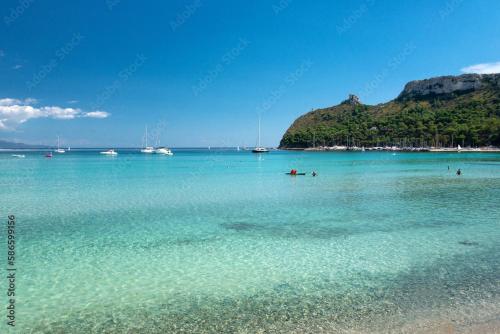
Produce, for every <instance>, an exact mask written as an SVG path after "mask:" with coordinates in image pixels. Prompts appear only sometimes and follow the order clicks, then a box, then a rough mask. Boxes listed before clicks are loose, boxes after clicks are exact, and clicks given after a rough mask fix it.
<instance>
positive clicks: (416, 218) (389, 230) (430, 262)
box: [0, 150, 500, 333]
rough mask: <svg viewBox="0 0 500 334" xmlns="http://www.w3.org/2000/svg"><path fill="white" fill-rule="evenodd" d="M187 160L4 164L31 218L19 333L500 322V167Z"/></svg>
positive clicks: (3, 160)
mask: <svg viewBox="0 0 500 334" xmlns="http://www.w3.org/2000/svg"><path fill="white" fill-rule="evenodd" d="M175 153H176V155H175V156H174V157H162V156H146V155H141V154H135V153H132V152H122V153H121V154H120V155H119V156H118V157H115V158H113V157H105V156H99V155H98V154H96V152H74V151H72V152H70V153H68V154H65V155H57V156H54V158H52V159H45V158H43V156H42V155H41V153H26V158H25V159H16V158H13V157H11V153H1V154H0V171H1V173H0V186H1V189H2V192H1V193H0V203H1V205H0V210H1V213H2V215H3V216H4V217H6V216H7V214H15V215H16V217H17V239H18V244H17V251H18V259H17V267H18V288H17V289H18V290H17V294H18V297H17V301H18V310H17V322H18V323H17V326H16V331H14V332H19V333H30V332H36V333H92V332H95V333H101V332H106V333H128V332H141V333H176V332H181V333H234V332H240V333H256V332H259V331H261V332H270V333H290V332H297V333H304V332H310V333H317V332H322V331H323V332H337V331H339V332H344V331H348V330H354V329H356V330H358V329H359V330H366V329H368V328H370V329H375V328H379V329H381V330H383V329H384V328H399V327H400V326H402V325H404V324H407V323H411V322H412V321H415V319H429V318H431V317H432V318H433V319H434V318H435V319H436V321H437V322H450V323H453V324H455V325H456V324H463V323H465V324H467V323H470V322H473V321H490V320H491V319H494V320H495V319H497V320H498V319H499V314H500V305H499V303H498V301H499V297H500V294H499V293H500V260H499V254H500V245H499V242H498V240H500V232H499V231H500V230H499V227H500V226H499V224H500V223H499V222H500V206H499V205H498V202H499V198H500V154H494V153H460V154H458V153H450V154H447V153H418V154H416V153H398V154H397V155H392V153H387V152H364V153H313V152H271V153H270V154H268V155H263V156H256V155H253V154H251V153H249V152H227V151H210V152H208V151H189V150H181V151H177V152H175ZM448 165H449V166H450V169H451V170H450V171H448V169H447V166H448ZM291 168H296V169H298V170H299V171H307V172H310V171H312V170H316V171H317V172H318V173H319V176H318V177H316V178H313V177H311V176H299V177H290V176H287V175H284V172H286V171H289V170H290V169H291ZM457 168H461V169H462V170H463V172H464V174H463V175H462V176H461V177H457V176H456V175H455V173H454V171H455V170H456V169H457ZM2 240H5V239H2ZM5 265H6V264H5V257H4V256H2V257H0V266H2V267H5ZM5 283H6V282H5V280H2V281H1V282H0V287H1V288H2V289H3V290H5ZM418 323H419V324H421V323H422V321H419V322H418ZM2 326H3V327H2ZM4 327H5V324H4V323H2V324H1V325H0V329H2V328H4ZM2 331H3V329H2Z"/></svg>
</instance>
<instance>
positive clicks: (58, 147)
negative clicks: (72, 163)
mask: <svg viewBox="0 0 500 334" xmlns="http://www.w3.org/2000/svg"><path fill="white" fill-rule="evenodd" d="M54 152H56V153H65V152H66V151H65V150H63V149H62V148H61V146H60V143H59V136H57V150H55V151H54Z"/></svg>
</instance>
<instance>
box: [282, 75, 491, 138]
mask: <svg viewBox="0 0 500 334" xmlns="http://www.w3.org/2000/svg"><path fill="white" fill-rule="evenodd" d="M382 144H386V145H404V146H453V145H456V144H460V145H462V146H466V145H477V146H480V145H496V146H499V145H500V74H489V75H478V74H465V75H461V76H445V77H437V78H431V79H427V80H419V81H412V82H409V83H408V84H406V86H405V87H404V90H403V92H401V94H400V95H399V96H398V97H397V98H396V99H395V100H392V101H389V102H387V103H383V104H380V105H376V106H370V105H365V104H362V103H361V102H360V101H359V99H358V98H357V97H356V96H354V95H350V96H349V98H348V99H347V100H345V101H344V102H342V103H341V104H339V105H337V106H334V107H330V108H325V109H318V110H314V111H311V112H309V113H307V114H305V115H303V116H301V117H299V118H298V119H297V120H296V121H295V122H294V123H293V124H292V126H290V128H289V129H288V130H287V131H286V133H285V134H284V136H283V138H282V140H281V143H280V147H281V148H306V147H312V146H314V145H316V146H318V145H327V146H331V145H357V146H374V145H382Z"/></svg>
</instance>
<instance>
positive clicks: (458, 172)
mask: <svg viewBox="0 0 500 334" xmlns="http://www.w3.org/2000/svg"><path fill="white" fill-rule="evenodd" d="M448 170H450V166H448ZM287 174H288V175H292V176H297V175H306V173H299V172H297V170H296V169H292V170H291V171H290V172H289V173H287ZM311 175H312V176H313V177H315V176H317V175H318V173H316V172H315V171H313V172H312V173H311ZM457 175H458V176H460V175H462V170H461V169H460V168H459V169H457Z"/></svg>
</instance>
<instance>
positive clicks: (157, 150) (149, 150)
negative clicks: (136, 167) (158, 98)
mask: <svg viewBox="0 0 500 334" xmlns="http://www.w3.org/2000/svg"><path fill="white" fill-rule="evenodd" d="M156 142H157V146H156V147H153V146H150V145H148V126H147V125H146V130H145V134H144V139H143V148H141V153H144V154H161V155H174V154H173V153H172V150H170V149H169V148H167V147H165V146H160V145H159V144H160V140H159V138H157V140H156ZM208 149H209V150H210V146H209V147H208ZM67 150H68V151H70V150H71V148H70V147H68V149H67ZM237 150H238V151H239V150H240V147H239V146H238V147H237ZM54 152H55V153H65V152H66V151H65V150H64V149H62V148H61V147H60V140H59V136H57V149H56V150H55V151H54ZM252 152H253V153H268V152H269V149H268V148H266V147H263V146H262V145H261V143H260V116H259V132H258V139H257V146H256V147H255V148H254V149H252ZM100 154H104V155H118V152H116V151H115V150H114V149H109V150H106V151H102V152H100ZM48 157H49V156H48ZM50 157H52V153H50Z"/></svg>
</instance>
